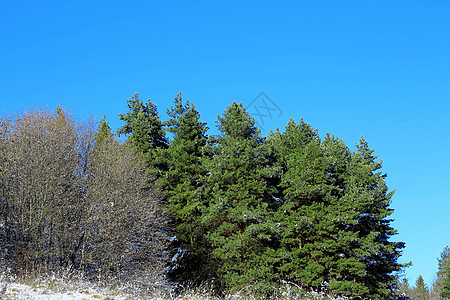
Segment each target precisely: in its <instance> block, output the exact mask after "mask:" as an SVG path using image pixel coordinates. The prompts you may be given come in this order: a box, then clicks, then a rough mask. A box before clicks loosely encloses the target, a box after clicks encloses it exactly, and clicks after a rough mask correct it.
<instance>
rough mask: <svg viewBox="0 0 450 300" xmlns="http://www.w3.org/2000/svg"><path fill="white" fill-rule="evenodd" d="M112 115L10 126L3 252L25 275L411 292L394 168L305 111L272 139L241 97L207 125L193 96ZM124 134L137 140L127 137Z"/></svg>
mask: <svg viewBox="0 0 450 300" xmlns="http://www.w3.org/2000/svg"><path fill="white" fill-rule="evenodd" d="M127 106H128V111H126V112H125V113H122V114H120V116H119V117H120V119H121V120H122V121H123V122H124V124H123V126H122V127H121V128H120V129H119V130H118V132H117V133H116V134H114V133H112V131H111V128H110V127H109V125H108V123H107V122H106V120H105V119H103V120H102V121H101V122H100V124H99V125H98V126H96V125H95V122H93V121H92V120H88V121H77V120H75V119H74V118H73V117H72V116H70V114H68V113H67V112H66V111H64V110H63V109H61V108H60V107H58V109H57V111H56V112H48V111H45V110H32V111H28V112H25V113H23V114H20V115H18V116H16V117H15V118H8V117H2V119H1V122H0V126H1V127H0V153H1V156H0V159H1V160H0V239H1V245H2V246H1V248H0V255H1V258H2V260H3V262H4V263H5V264H7V265H8V266H10V267H12V268H14V269H15V270H29V269H47V270H48V269H52V268H60V267H64V268H67V267H70V268H73V269H75V270H79V271H82V272H84V273H85V274H86V275H87V276H89V275H92V274H97V273H105V274H127V275H130V274H137V273H139V272H142V271H144V270H149V269H151V270H153V271H154V272H160V273H161V274H165V275H166V278H167V279H168V280H170V281H171V282H173V283H177V284H186V283H191V284H199V283H201V282H204V281H214V285H215V287H216V288H217V291H218V292H220V291H244V292H245V291H248V292H251V293H254V292H255V291H256V292H257V293H258V294H259V295H261V296H262V297H270V296H271V295H273V293H275V291H276V288H277V287H279V286H281V285H282V284H284V283H290V284H294V285H298V286H301V287H303V288H304V289H324V288H325V289H327V290H328V291H330V292H332V293H334V294H340V295H346V296H350V297H356V298H358V297H359V298H370V299H391V298H393V297H394V295H395V294H396V293H397V291H398V276H397V272H399V271H401V270H402V269H403V267H404V265H402V264H400V263H399V262H398V258H399V256H400V255H401V250H402V249H403V248H404V243H402V242H394V241H391V238H392V237H393V236H394V235H395V234H396V231H395V229H394V228H392V226H391V222H392V219H390V215H391V214H392V212H393V210H392V209H391V208H390V207H389V206H390V203H391V199H392V196H393V192H392V191H389V189H388V187H387V185H386V182H385V178H386V174H384V173H383V172H382V171H381V168H382V163H381V162H380V161H378V160H377V156H376V155H375V154H374V150H373V149H371V148H370V147H369V145H368V142H367V141H366V140H364V139H363V138H361V139H360V141H359V142H358V143H357V144H356V150H355V151H352V150H350V148H349V147H348V146H347V145H346V144H345V143H344V141H342V140H341V139H339V138H337V137H336V136H334V135H331V134H327V135H326V136H325V137H324V138H321V137H320V136H319V134H318V131H317V130H316V129H314V128H313V127H312V126H311V125H310V124H308V123H306V122H305V121H304V120H303V119H301V120H299V121H295V120H291V121H289V123H288V124H287V125H286V127H285V128H284V130H283V131H281V130H280V129H277V130H275V131H272V132H271V133H270V134H269V135H268V136H262V135H261V132H260V130H259V129H258V128H257V126H256V125H255V120H254V119H253V118H252V117H251V116H250V115H249V113H248V112H247V110H246V109H245V108H244V107H243V105H242V104H240V103H237V102H233V103H232V104H230V105H229V106H228V107H227V108H226V109H225V110H224V112H223V113H222V114H221V115H219V116H218V120H217V122H216V126H217V129H218V134H217V135H211V136H210V135H208V133H207V131H208V127H207V124H206V123H205V122H201V121H200V113H199V112H198V110H197V109H196V107H195V105H194V103H192V102H189V101H183V100H182V98H181V95H180V94H178V96H177V97H176V98H175V101H174V103H173V105H172V106H171V107H170V108H169V109H167V114H168V116H169V120H168V121H166V122H162V121H161V119H160V116H159V114H158V110H157V106H156V105H155V104H154V103H153V102H151V101H150V100H147V101H142V100H140V98H139V95H138V94H135V95H134V96H133V97H132V98H131V99H128V100H127ZM116 135H123V136H126V141H125V142H119V140H118V139H117V137H116Z"/></svg>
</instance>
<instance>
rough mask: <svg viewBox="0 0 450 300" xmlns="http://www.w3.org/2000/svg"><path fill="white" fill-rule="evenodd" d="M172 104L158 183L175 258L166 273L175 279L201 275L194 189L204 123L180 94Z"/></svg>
mask: <svg viewBox="0 0 450 300" xmlns="http://www.w3.org/2000/svg"><path fill="white" fill-rule="evenodd" d="M174 104H175V105H174V106H173V107H171V108H170V109H168V110H167V114H168V115H169V116H170V117H171V118H170V120H169V121H167V122H165V124H164V125H165V127H166V128H167V131H168V132H170V133H172V134H173V140H172V141H171V143H170V144H169V146H168V148H167V149H164V150H161V152H160V153H159V155H160V157H159V161H160V162H161V163H163V164H164V165H165V166H166V169H165V171H164V172H163V174H162V176H161V178H160V179H159V181H158V184H159V186H160V187H161V189H162V190H163V191H164V194H165V198H166V201H167V212H168V213H169V214H170V216H171V219H172V221H171V223H170V225H171V227H172V229H173V235H174V237H175V238H174V239H173V241H172V244H171V253H172V256H173V257H174V258H175V259H174V260H173V261H172V263H171V268H170V272H169V275H170V277H171V278H172V279H173V280H175V281H177V282H184V281H186V280H188V279H191V280H192V278H195V279H197V278H202V276H203V275H204V274H205V272H203V271H202V267H201V266H202V265H204V264H205V260H204V259H203V257H204V255H205V253H204V252H205V249H204V248H205V247H204V243H205V241H204V239H203V235H202V232H201V226H200V224H199V223H200V222H199V219H200V206H201V198H200V197H199V193H198V189H199V187H200V186H201V178H202V176H204V175H205V170H204V167H203V165H202V163H201V158H202V156H203V153H202V150H203V147H204V146H205V145H206V142H207V136H206V131H207V129H208V128H207V127H206V123H204V122H200V121H199V118H200V114H199V113H198V111H197V109H196V108H195V106H194V104H193V103H189V102H187V101H186V102H185V103H183V102H182V99H181V94H178V95H177V97H176V98H175V103H174Z"/></svg>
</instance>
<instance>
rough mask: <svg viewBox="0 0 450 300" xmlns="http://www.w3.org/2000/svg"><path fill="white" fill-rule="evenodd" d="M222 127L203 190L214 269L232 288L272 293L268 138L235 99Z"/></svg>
mask: <svg viewBox="0 0 450 300" xmlns="http://www.w3.org/2000/svg"><path fill="white" fill-rule="evenodd" d="M217 127H218V129H219V131H220V134H219V135H218V136H217V137H215V138H216V144H215V145H214V147H213V149H212V151H213V157H212V159H210V160H209V161H208V162H207V171H208V175H207V176H206V182H205V185H206V188H205V191H204V193H203V195H204V197H205V201H206V202H207V203H208V204H207V205H206V207H205V209H204V213H203V217H202V219H203V224H204V226H205V231H206V232H207V233H206V238H207V240H208V242H209V243H210V244H211V246H212V252H211V258H212V262H213V265H212V266H211V269H213V270H214V271H215V273H214V274H215V277H216V279H217V281H216V282H217V283H219V284H221V285H222V286H224V287H225V288H227V289H231V290H247V289H251V290H252V291H254V290H256V291H257V292H259V293H267V292H270V288H271V286H272V285H271V282H274V281H276V280H277V275H276V274H275V272H274V264H273V262H274V259H275V255H274V254H275V250H274V249H273V243H274V239H273V237H274V231H275V226H274V224H273V222H272V221H271V219H272V216H271V211H270V209H269V206H270V205H271V202H272V201H273V200H272V199H271V198H270V197H269V194H270V192H271V189H270V187H269V185H268V183H267V174H266V170H265V167H266V165H267V163H268V161H267V159H266V150H265V147H264V143H263V142H264V140H263V139H262V138H261V137H260V133H259V129H258V128H257V127H255V121H254V119H253V118H251V117H250V116H249V114H248V112H247V111H246V110H245V109H244V108H243V107H242V104H238V103H236V102H233V103H232V104H231V105H230V106H228V108H227V109H226V110H225V112H224V113H223V115H222V116H219V120H218V122H217Z"/></svg>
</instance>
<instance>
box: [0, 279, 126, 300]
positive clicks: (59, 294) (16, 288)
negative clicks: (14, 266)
mask: <svg viewBox="0 0 450 300" xmlns="http://www.w3.org/2000/svg"><path fill="white" fill-rule="evenodd" d="M105 292H106V294H105ZM0 298H1V299H21V300H22V299H23V300H25V299H33V300H34V299H36V300H53V299H54V300H72V299H83V300H93V299H95V300H98V299H111V300H113V299H114V300H122V299H123V300H124V299H130V297H127V296H126V295H113V293H110V292H107V291H101V290H100V289H99V288H95V287H94V286H93V287H89V288H86V287H80V288H78V289H76V290H66V291H55V290H54V288H48V287H45V286H37V287H33V286H30V285H26V284H21V283H14V282H13V283H6V282H1V283H0Z"/></svg>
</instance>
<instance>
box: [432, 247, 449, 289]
mask: <svg viewBox="0 0 450 300" xmlns="http://www.w3.org/2000/svg"><path fill="white" fill-rule="evenodd" d="M449 272H450V247H448V246H445V248H444V249H443V250H442V252H441V257H440V258H438V272H437V278H436V284H435V286H436V290H437V292H438V293H439V294H440V295H441V296H442V289H443V288H444V281H445V280H446V279H447V274H448V273H449ZM449 287H450V286H449ZM443 297H444V296H443ZM446 297H449V296H446ZM449 298H450V297H449Z"/></svg>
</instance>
